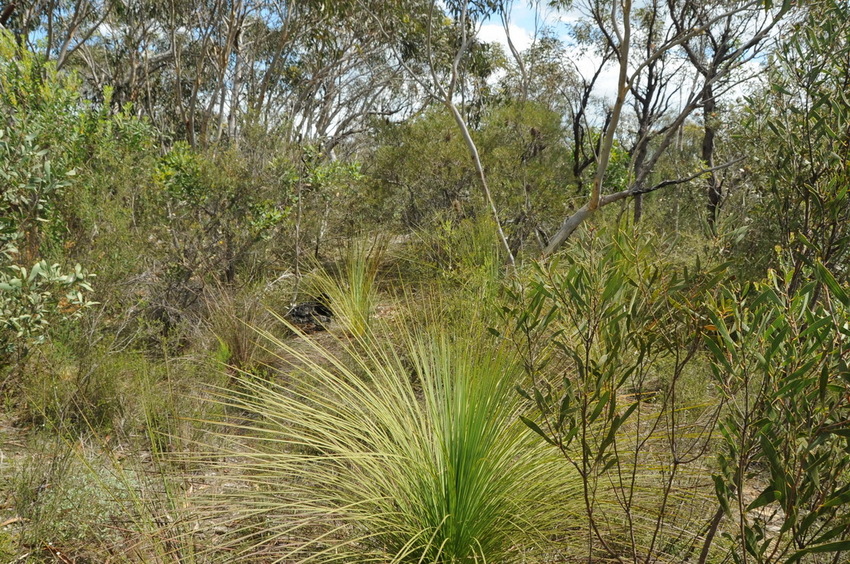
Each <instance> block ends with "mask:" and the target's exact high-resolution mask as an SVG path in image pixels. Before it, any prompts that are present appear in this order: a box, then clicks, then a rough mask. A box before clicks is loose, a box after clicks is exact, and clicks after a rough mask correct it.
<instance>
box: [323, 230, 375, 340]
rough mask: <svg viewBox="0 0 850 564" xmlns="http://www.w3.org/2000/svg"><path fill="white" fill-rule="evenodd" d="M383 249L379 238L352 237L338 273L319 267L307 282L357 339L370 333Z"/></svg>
mask: <svg viewBox="0 0 850 564" xmlns="http://www.w3.org/2000/svg"><path fill="white" fill-rule="evenodd" d="M385 250H386V243H385V242H384V241H382V240H374V241H371V242H370V241H368V240H352V241H351V242H349V244H348V248H347V249H346V250H345V251H344V252H345V255H344V256H343V258H342V265H341V267H340V269H339V272H337V273H336V274H332V273H330V272H328V271H327V270H325V269H324V268H321V267H319V268H318V269H317V270H316V271H314V272H313V273H312V274H311V276H310V278H309V280H308V282H307V283H308V286H309V287H310V289H311V293H312V294H313V295H315V296H322V297H323V299H325V300H327V302H328V303H327V305H328V306H329V307H330V309H331V311H332V312H333V314H334V317H335V318H336V319H337V320H339V322H340V323H341V324H342V326H343V327H344V328H345V330H346V331H347V332H349V333H350V334H351V335H353V336H355V337H357V338H364V337H366V336H367V335H368V334H369V333H370V330H369V329H370V326H371V324H372V316H373V315H374V311H375V305H376V303H377V299H378V295H377V276H378V270H379V268H380V266H381V260H382V258H383V255H384V252H385Z"/></svg>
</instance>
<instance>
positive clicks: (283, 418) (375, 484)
mask: <svg viewBox="0 0 850 564" xmlns="http://www.w3.org/2000/svg"><path fill="white" fill-rule="evenodd" d="M435 321H436V320H435ZM378 334H380V333H375V335H378ZM267 337H268V338H269V339H270V345H272V346H274V348H275V349H276V350H278V351H279V355H280V357H279V361H280V362H282V363H285V364H286V365H288V366H289V367H290V368H289V371H291V378H293V379H294V381H295V382H296V383H294V385H293V386H292V387H287V386H281V385H278V384H274V383H272V382H259V381H257V380H245V381H244V382H243V385H244V386H246V387H247V388H249V391H248V392H245V393H244V394H239V393H229V394H227V395H226V396H225V398H223V401H226V402H227V403H229V404H232V405H234V406H237V407H240V408H241V409H243V410H245V411H246V412H247V413H249V414H251V415H252V419H253V421H252V422H249V423H244V424H239V423H236V424H235V426H234V429H233V432H234V433H238V434H240V435H244V436H245V439H244V444H239V443H242V442H243V441H242V440H238V442H237V443H234V446H233V449H234V451H233V452H234V454H236V453H240V459H239V462H237V463H236V464H235V465H229V464H228V465H227V466H226V469H222V470H223V471H225V472H226V473H227V474H228V475H229V476H230V478H228V479H231V480H232V479H234V478H238V479H239V480H244V481H245V482H246V483H249V484H252V485H253V487H252V490H250V491H246V490H244V489H241V488H236V489H232V488H231V489H229V490H228V493H227V496H225V497H218V498H217V499H212V500H210V501H211V502H213V503H216V502H220V501H223V500H228V503H229V504H238V509H236V508H235V507H234V506H233V505H227V506H221V507H218V508H217V511H215V512H207V514H212V515H214V517H226V516H228V515H229V516H230V517H231V518H233V516H234V515H235V516H236V519H238V521H237V522H236V524H238V525H240V526H239V527H238V528H236V529H234V535H235V537H236V538H235V539H234V542H235V543H242V548H241V551H242V552H240V553H239V554H241V555H242V556H243V557H248V555H249V554H252V553H256V554H262V555H264V557H269V556H271V555H273V557H274V558H280V559H281V560H287V561H297V562H306V561H337V560H340V561H350V560H356V561H359V562H364V561H381V562H388V561H392V562H471V561H491V562H506V561H514V560H518V559H520V558H525V557H527V555H528V554H529V552H528V551H530V550H533V549H534V550H537V549H542V550H544V551H545V543H544V545H543V546H541V545H540V544H539V543H541V542H542V541H543V539H544V538H545V535H546V534H548V533H550V532H553V531H554V530H555V529H554V528H553V527H554V526H555V524H556V521H557V518H558V517H562V516H563V515H564V512H565V511H568V508H569V507H570V505H569V503H563V504H561V503H559V500H566V499H569V498H568V496H569V495H570V493H571V492H574V487H575V482H574V476H573V475H572V474H571V473H570V472H569V471H568V470H567V469H565V468H563V466H561V465H560V464H559V463H558V462H557V458H556V457H554V456H552V454H547V452H545V449H543V448H541V445H539V444H538V443H537V442H536V441H535V440H534V437H533V436H532V435H531V434H530V432H529V431H528V430H527V429H526V428H525V427H524V426H523V425H522V424H521V423H520V422H519V421H518V420H517V419H516V418H515V413H516V409H517V407H518V406H517V400H518V397H517V396H516V395H515V394H514V392H513V386H514V383H515V378H516V377H517V375H518V372H517V366H516V364H515V363H514V361H513V359H512V356H511V355H510V354H508V353H507V352H506V351H505V350H503V349H502V348H500V347H495V348H494V347H493V343H492V342H488V340H487V339H486V338H484V337H481V336H476V335H473V334H471V333H469V332H467V333H465V334H464V335H463V337H455V336H451V334H450V333H449V332H448V331H446V328H441V327H439V325H436V324H435V325H433V326H432V328H431V329H428V330H425V329H421V330H420V329H415V330H409V331H406V332H404V334H403V336H402V337H401V338H400V341H401V342H402V343H403V344H402V345H401V346H400V347H398V348H394V347H392V346H390V345H387V344H386V341H384V340H383V339H377V338H370V339H365V340H357V341H355V342H352V343H348V344H346V343H341V345H342V347H343V351H344V352H343V353H342V355H340V353H333V352H331V351H329V350H328V349H327V348H325V347H323V346H321V345H319V344H318V343H316V342H315V341H310V340H308V341H304V342H303V346H302V345H301V344H298V343H293V344H289V343H286V342H282V341H279V340H276V339H274V338H272V337H271V336H270V335H267ZM249 437H252V438H249ZM234 438H235V437H234ZM246 447H247V450H246ZM284 541H285V542H284ZM237 546H238V545H237Z"/></svg>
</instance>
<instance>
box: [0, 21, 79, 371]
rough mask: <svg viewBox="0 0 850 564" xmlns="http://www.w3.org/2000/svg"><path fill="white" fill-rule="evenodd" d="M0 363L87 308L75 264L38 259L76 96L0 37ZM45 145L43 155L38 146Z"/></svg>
mask: <svg viewBox="0 0 850 564" xmlns="http://www.w3.org/2000/svg"><path fill="white" fill-rule="evenodd" d="M0 93H2V94H0V110H2V112H3V113H4V114H5V115H6V116H7V117H6V119H7V121H6V124H5V125H6V128H4V129H0V182H2V185H3V189H2V193H0V365H3V364H6V363H8V362H9V360H10V355H12V354H14V353H16V352H18V353H22V354H23V353H25V352H26V350H27V347H28V346H29V345H32V344H36V343H39V342H41V341H43V339H44V335H45V332H46V331H47V329H48V328H49V327H50V325H51V324H52V323H55V322H56V321H59V320H60V319H63V318H64V319H67V318H72V317H78V316H79V315H80V312H81V310H82V309H84V308H87V307H89V306H91V305H92V303H91V302H90V301H89V300H88V298H87V297H86V295H85V293H87V292H90V291H91V287H90V286H89V283H88V278H90V276H91V275H87V274H86V273H85V272H84V271H83V269H82V267H81V266H80V265H79V264H77V265H76V266H75V267H72V268H71V270H70V272H69V271H68V270H67V269H66V268H63V267H62V266H60V264H58V263H54V264H51V263H50V262H48V260H46V259H45V258H44V256H45V252H46V251H47V250H48V249H46V248H45V246H44V245H43V243H44V242H45V234H46V233H47V234H49V233H50V231H51V230H56V229H57V226H56V225H55V223H54V224H51V222H56V221H57V217H56V215H57V214H56V211H55V209H56V206H57V201H58V200H59V199H60V198H61V197H62V195H63V193H64V191H65V190H66V189H67V188H68V187H69V185H70V177H71V176H72V174H73V170H71V169H68V168H65V166H66V161H67V156H66V154H65V153H64V152H63V150H62V149H63V143H64V142H65V141H66V139H65V138H64V137H62V136H61V135H60V134H59V131H58V130H57V129H54V128H57V127H61V126H63V125H64V126H67V125H68V121H69V120H70V119H71V116H72V112H71V110H70V109H68V108H65V107H63V104H67V103H70V102H72V101H73V100H74V99H75V96H76V94H75V93H74V92H73V91H71V90H70V87H69V86H68V84H67V83H66V82H64V81H63V80H61V79H59V78H58V77H57V75H56V73H55V71H53V70H52V69H51V68H49V66H48V67H42V66H41V64H40V62H39V60H38V59H37V57H35V56H34V55H32V54H29V53H27V52H23V53H18V52H17V50H16V49H15V47H14V43H13V40H12V38H11V37H10V36H9V35H8V34H6V33H5V32H4V31H0ZM41 143H43V144H44V146H51V148H50V149H47V148H42V146H41V145H40V144H41Z"/></svg>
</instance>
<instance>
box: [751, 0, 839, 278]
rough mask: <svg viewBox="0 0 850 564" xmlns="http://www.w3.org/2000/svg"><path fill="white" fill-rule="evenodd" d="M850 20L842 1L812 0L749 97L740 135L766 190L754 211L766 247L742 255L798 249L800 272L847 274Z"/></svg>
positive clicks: (796, 253) (762, 243)
mask: <svg viewBox="0 0 850 564" xmlns="http://www.w3.org/2000/svg"><path fill="white" fill-rule="evenodd" d="M848 21H850V13H848V7H847V5H846V4H845V3H842V2H833V1H826V2H818V3H813V4H812V6H811V7H810V8H809V9H808V10H807V14H806V17H805V18H804V19H801V20H800V21H799V22H797V23H796V24H795V26H794V28H793V33H790V34H789V36H788V37H787V38H786V40H785V41H783V42H781V46H780V48H779V49H778V50H777V51H776V53H774V57H775V58H774V63H775V64H774V65H773V66H772V68H771V73H770V78H769V82H768V84H767V85H766V86H765V87H764V89H763V90H761V91H759V92H758V93H757V95H756V96H754V97H753V98H751V99H750V100H749V102H750V105H751V107H750V114H749V119H748V120H747V122H746V128H745V129H744V131H743V134H744V135H746V136H749V138H750V139H751V142H752V143H754V144H756V146H755V147H754V153H755V159H754V164H755V167H754V169H755V172H756V173H757V174H758V179H759V182H758V184H757V186H760V187H764V188H763V189H762V190H761V191H760V193H759V196H760V197H759V198H758V199H757V200H756V205H755V206H754V208H755V209H754V210H753V211H754V216H755V220H756V225H757V227H758V229H759V231H760V233H758V235H760V236H761V241H756V243H760V244H761V248H760V249H757V250H756V251H752V250H750V249H745V252H749V253H751V254H761V255H762V256H765V257H767V256H771V253H770V250H771V249H772V247H773V245H775V244H780V245H782V247H783V248H789V249H793V250H794V253H795V257H796V259H797V260H798V263H797V266H796V268H797V274H796V276H797V277H800V276H801V274H802V270H801V269H802V268H803V267H807V268H812V267H813V265H814V264H815V263H816V262H818V261H820V262H822V263H823V264H825V265H826V266H827V267H828V268H830V269H831V270H832V271H833V272H835V273H836V275H837V276H838V277H839V279H841V280H844V281H847V280H848V279H850V271H848V269H847V268H846V264H847V263H848V259H850V254H848V249H850V231H848V229H847V226H848V225H850V199H848V185H850V161H848V160H847V152H848V142H850V139H848V133H847V125H846V124H847V123H848V121H850V100H848V98H847V84H848V80H850V70H848V68H847V65H846V61H847V56H848V53H850V44H848V41H847V37H848V32H850V24H848ZM765 147H769V149H768V150H765ZM773 266H774V267H775V266H776V265H773Z"/></svg>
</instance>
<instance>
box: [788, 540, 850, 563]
mask: <svg viewBox="0 0 850 564" xmlns="http://www.w3.org/2000/svg"><path fill="white" fill-rule="evenodd" d="M845 550H850V540H843V541H837V542H829V543H826V544H820V545H817V546H810V547H808V548H804V549H803V550H799V551H797V552H795V553H794V554H793V555H792V556H791V558H789V559H788V560H786V561H785V564H794V563H795V562H800V561H801V560H802V558H803V557H804V556H808V555H809V554H821V553H824V552H843V551H845Z"/></svg>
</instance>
